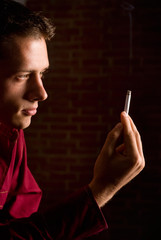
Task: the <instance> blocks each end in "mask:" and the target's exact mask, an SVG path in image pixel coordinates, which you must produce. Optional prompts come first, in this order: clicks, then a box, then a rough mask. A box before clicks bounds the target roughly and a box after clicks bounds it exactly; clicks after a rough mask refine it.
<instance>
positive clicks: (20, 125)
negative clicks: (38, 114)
mask: <svg viewBox="0 0 161 240" xmlns="http://www.w3.org/2000/svg"><path fill="white" fill-rule="evenodd" d="M30 124H31V117H30V118H27V119H24V120H21V121H13V122H12V127H14V128H17V129H25V128H28V127H29V126H30Z"/></svg>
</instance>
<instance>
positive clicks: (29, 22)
mask: <svg viewBox="0 0 161 240" xmlns="http://www.w3.org/2000/svg"><path fill="white" fill-rule="evenodd" d="M54 31H55V27H54V26H53V23H52V21H51V20H50V19H48V18H46V17H45V16H43V15H42V14H41V13H39V12H33V11H31V10H29V9H28V8H27V7H25V6H24V5H22V4H20V3H18V2H15V1H11V0H0V41H1V42H4V40H5V39H8V38H10V37H12V36H14V35H19V36H33V37H44V39H45V40H46V41H47V40H50V39H51V38H52V37H53V36H54Z"/></svg>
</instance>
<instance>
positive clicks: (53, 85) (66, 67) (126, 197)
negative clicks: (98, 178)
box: [25, 0, 161, 240]
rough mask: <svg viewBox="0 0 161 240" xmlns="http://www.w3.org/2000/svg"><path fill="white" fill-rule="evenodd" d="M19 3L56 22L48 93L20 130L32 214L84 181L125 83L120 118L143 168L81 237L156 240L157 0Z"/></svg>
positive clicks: (160, 29)
mask: <svg viewBox="0 0 161 240" xmlns="http://www.w3.org/2000/svg"><path fill="white" fill-rule="evenodd" d="M129 4H131V5H133V6H134V7H135V8H134V10H132V11H131V10H130V9H131V6H129ZM27 5H28V6H29V7H30V8H31V9H33V10H36V11H37V10H38V11H43V12H44V14H45V15H46V16H48V17H52V18H53V19H54V23H55V25H56V36H55V38H54V39H53V40H52V42H50V44H49V46H48V48H49V57H50V64H51V69H50V72H49V74H48V75H47V76H46V79H45V81H44V84H45V87H46V89H47V91H48V94H49V98H48V100H47V101H46V102H44V103H41V104H40V107H39V114H38V115H36V116H35V117H34V119H33V121H32V125H31V127H30V128H29V129H27V130H25V135H26V140H27V146H28V158H29V166H30V168H31V171H32V172H33V175H34V176H35V178H36V180H37V181H38V183H39V185H40V187H41V188H42V189H43V192H44V195H43V200H42V203H41V208H40V210H41V211H45V210H46V209H47V208H48V207H50V206H52V205H56V204H57V203H58V202H59V201H60V200H61V199H63V198H64V197H65V196H67V195H68V194H70V193H71V192H73V191H75V190H77V189H78V188H79V187H81V186H83V185H85V184H88V183H89V182H90V180H91V177H92V172H93V165H94V162H95V160H96V158H97V155H98V153H99V151H100V149H101V147H102V145H103V143H104V140H105V138H106V135H107V133H108V131H109V130H110V129H111V128H112V127H113V126H114V125H115V124H116V123H117V122H118V121H119V115H120V112H121V111H122V110H123V106H124V100H125V94H126V91H127V89H130V90H132V101H131V108H130V115H131V116H132V118H133V120H134V122H135V123H136V126H137V127H138V130H139V131H140V133H141V136H142V141H143V146H144V154H145V158H146V167H145V170H144V171H143V172H142V173H141V174H140V175H139V176H138V177H137V178H135V179H134V180H133V181H132V182H131V183H129V184H128V185H127V186H125V187H124V188H123V189H122V190H121V191H120V192H119V193H117V194H116V196H115V197H114V198H113V200H112V201H110V202H109V203H108V204H107V205H106V206H105V207H104V208H103V212H104V215H105V217H106V219H107V222H108V225H109V230H108V231H104V232H103V233H101V234H100V235H99V236H97V237H92V238H91V239H95V240H96V239H99V240H102V239H108V240H117V239H119V240H123V239H124V240H133V239H134V240H144V239H145V240H147V239H154V234H156V236H157V239H159V235H158V234H159V233H160V231H159V228H160V221H161V220H160V203H161V150H160V144H161V132H160V130H161V126H160V123H161V94H160V89H161V88H160V81H161V56H160V54H161V2H160V1H152V0H151V1H148V0H146V1H141V0H140V1H139V0H135V1H128V3H127V2H126V3H125V2H123V1H118V0H113V1H112V0H111V1H110V0H88V1H86V0H44V1H42V0H41V1H40V0H28V1H27ZM130 23H131V24H130ZM130 36H131V37H132V38H131V39H132V45H131V44H130ZM130 53H131V55H130Z"/></svg>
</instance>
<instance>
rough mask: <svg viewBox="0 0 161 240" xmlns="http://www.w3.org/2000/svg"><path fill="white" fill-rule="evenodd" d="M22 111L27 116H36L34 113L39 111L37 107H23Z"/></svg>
mask: <svg viewBox="0 0 161 240" xmlns="http://www.w3.org/2000/svg"><path fill="white" fill-rule="evenodd" d="M22 112H23V113H24V114H25V115H26V116H34V115H35V114H36V113H37V109H36V108H31V109H23V110H22Z"/></svg>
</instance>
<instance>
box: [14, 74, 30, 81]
mask: <svg viewBox="0 0 161 240" xmlns="http://www.w3.org/2000/svg"><path fill="white" fill-rule="evenodd" d="M28 78H29V74H23V75H18V76H17V79H20V80H25V79H28Z"/></svg>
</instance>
